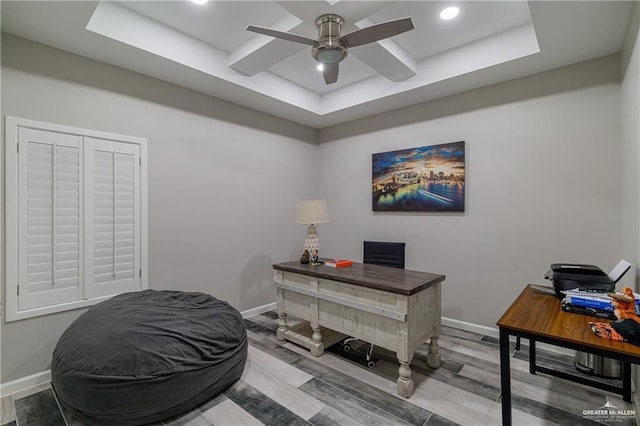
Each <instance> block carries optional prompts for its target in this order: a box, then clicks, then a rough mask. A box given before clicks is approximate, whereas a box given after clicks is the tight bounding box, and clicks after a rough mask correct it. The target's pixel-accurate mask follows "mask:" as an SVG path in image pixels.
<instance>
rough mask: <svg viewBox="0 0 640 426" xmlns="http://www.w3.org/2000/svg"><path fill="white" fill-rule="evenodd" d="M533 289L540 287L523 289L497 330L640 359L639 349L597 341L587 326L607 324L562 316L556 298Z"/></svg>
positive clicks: (612, 342) (602, 339) (613, 342)
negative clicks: (522, 333) (541, 337)
mask: <svg viewBox="0 0 640 426" xmlns="http://www.w3.org/2000/svg"><path fill="white" fill-rule="evenodd" d="M535 287H540V286H532V285H531V284H529V285H528V286H527V287H525V289H524V290H523V291H522V293H520V295H519V296H518V298H517V299H516V300H515V301H514V302H513V304H512V305H511V306H510V307H509V309H507V311H506V312H505V313H504V314H503V315H502V317H501V318H500V319H499V320H498V323H497V324H498V327H501V328H506V329H509V330H514V331H522V332H526V333H531V334H533V335H537V336H545V337H550V338H553V339H556V340H561V341H565V342H569V343H577V344H582V345H586V346H591V347H593V348H597V349H605V350H611V351H615V352H618V353H623V354H626V355H631V356H635V357H640V346H637V345H634V344H631V343H625V342H618V341H615V340H609V339H604V338H602V337H598V336H596V335H595V334H594V333H593V332H592V331H591V328H590V327H589V322H611V321H610V320H606V319H603V318H596V317H591V316H587V315H581V314H575V313H569V312H564V311H563V310H562V307H561V303H560V299H559V298H558V297H556V296H555V295H550V294H547V293H545V292H542V291H540V290H536V288H535ZM549 288H550V287H549Z"/></svg>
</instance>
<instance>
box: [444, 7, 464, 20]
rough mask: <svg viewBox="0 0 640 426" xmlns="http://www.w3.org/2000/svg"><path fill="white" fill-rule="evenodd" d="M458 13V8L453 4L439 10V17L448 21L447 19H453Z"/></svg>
mask: <svg viewBox="0 0 640 426" xmlns="http://www.w3.org/2000/svg"><path fill="white" fill-rule="evenodd" d="M459 13H460V9H458V8H457V7H455V6H451V7H447V8H444V9H442V12H440V19H442V20H445V21H448V20H449V19H453V18H455V17H456V16H458V14H459Z"/></svg>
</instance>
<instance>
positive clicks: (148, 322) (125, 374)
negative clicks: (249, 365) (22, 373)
mask: <svg viewBox="0 0 640 426" xmlns="http://www.w3.org/2000/svg"><path fill="white" fill-rule="evenodd" d="M246 359H247V333H246V330H245V326H244V321H243V319H242V316H241V315H240V313H239V312H238V311H237V310H236V309H234V308H233V307H232V306H230V305H229V304H228V303H226V302H224V301H221V300H217V299H216V298H214V297H212V296H209V295H207V294H204V293H185V292H179V291H155V290H144V291H139V292H135V293H126V294H121V295H118V296H115V297H113V298H111V299H109V300H107V301H105V302H102V303H99V304H97V305H95V306H93V307H91V308H90V309H89V310H88V311H87V312H85V313H84V314H82V315H80V317H78V319H76V320H75V321H74V322H73V323H72V324H71V325H70V326H69V328H67V330H66V331H65V332H64V333H63V334H62V336H61V337H60V340H59V341H58V344H57V345H56V347H55V349H54V351H53V359H52V362H51V381H52V384H53V388H54V390H55V392H56V395H57V396H58V400H59V401H60V403H61V404H62V405H63V406H64V407H65V408H66V409H67V410H69V411H70V412H71V413H72V414H73V415H75V416H76V417H77V418H78V419H79V420H80V421H82V422H83V423H85V424H89V425H90V424H99V425H108V424H114V425H115V424H117V425H138V424H149V423H154V422H159V421H162V420H164V419H168V418H171V417H175V416H177V415H179V414H182V413H185V412H187V411H190V410H192V409H194V408H195V407H197V406H198V405H200V404H202V403H204V402H206V401H208V400H209V399H211V398H213V397H215V396H216V395H218V394H219V393H221V392H222V391H223V390H225V389H226V388H227V387H229V386H230V385H231V384H232V383H233V382H235V381H236V380H237V379H238V378H239V377H240V376H241V375H242V372H243V370H244V365H245V362H246Z"/></svg>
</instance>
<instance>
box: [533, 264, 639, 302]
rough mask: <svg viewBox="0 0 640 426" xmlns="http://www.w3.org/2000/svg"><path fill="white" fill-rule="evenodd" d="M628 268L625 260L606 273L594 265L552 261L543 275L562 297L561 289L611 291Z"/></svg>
mask: <svg viewBox="0 0 640 426" xmlns="http://www.w3.org/2000/svg"><path fill="white" fill-rule="evenodd" d="M629 268H631V264H630V263H629V262H627V261H626V260H621V261H620V262H618V264H617V265H616V266H615V267H614V268H613V269H612V270H611V272H609V273H608V274H607V273H606V272H604V271H603V270H602V269H600V268H598V267H597V266H595V265H583V264H576V263H554V264H552V265H551V268H550V269H549V271H547V273H546V274H545V275H544V277H545V278H546V279H548V280H551V282H553V287H554V289H555V291H556V295H557V296H558V297H559V298H562V297H563V295H562V292H563V291H565V290H572V289H580V290H593V291H600V292H607V291H613V290H614V288H615V286H616V283H617V282H618V281H620V279H621V278H622V277H623V276H624V274H626V273H627V271H628V270H629Z"/></svg>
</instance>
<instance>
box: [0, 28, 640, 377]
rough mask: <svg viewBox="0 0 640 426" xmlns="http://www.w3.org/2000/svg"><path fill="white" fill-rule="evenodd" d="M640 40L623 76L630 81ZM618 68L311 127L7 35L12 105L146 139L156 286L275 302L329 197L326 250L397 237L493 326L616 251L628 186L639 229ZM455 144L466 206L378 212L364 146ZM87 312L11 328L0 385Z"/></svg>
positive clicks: (447, 297) (594, 67)
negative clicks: (565, 273) (549, 276)
mask: <svg viewBox="0 0 640 426" xmlns="http://www.w3.org/2000/svg"><path fill="white" fill-rule="evenodd" d="M637 49H638V48H637V43H636V47H635V50H634V52H636V53H635V59H633V60H632V61H631V62H632V65H631V66H630V67H628V68H626V69H627V70H629V69H631V70H632V71H631V72H632V74H629V72H627V74H626V83H624V84H626V85H627V86H625V87H635V88H636V89H637V85H638V76H637V69H638V65H637V63H638V59H637V56H638V55H637ZM634 69H635V71H633V70H634ZM620 73H621V70H620V57H619V56H612V57H607V58H602V59H599V60H595V61H590V62H588V63H584V64H579V65H575V66H572V67H567V68H563V69H559V70H555V71H550V72H547V73H543V74H538V75H535V76H532V77H528V78H523V79H519V80H514V81H511V82H507V83H503V84H498V85H495V86H491V87H487V88H483V89H479V90H475V91H471V92H467V93H464V94H461V95H457V96H452V97H449V98H445V99H441V100H438V101H434V102H429V103H425V104H422V105H418V106H415V107H411V108H406V109H403V110H400V111H397V112H392V113H389V114H385V115H383V116H379V117H373V118H370V119H364V120H359V121H356V122H352V123H349V124H345V125H341V126H336V127H332V128H329V129H325V130H322V131H320V132H319V134H316V132H315V131H313V130H310V129H308V128H305V127H302V126H298V125H296V124H293V123H290V122H287V121H284V120H280V119H276V118H273V117H270V116H267V115H264V114H261V113H257V112H255V111H251V110H248V109H245V108H241V107H239V106H235V105H232V104H229V103H225V102H223V101H219V100H216V99H213V98H211V97H207V96H204V95H201V94H198V93H195V92H192V91H189V90H186V89H182V88H179V87H176V86H173V85H169V84H166V83H163V82H160V81H157V80H153V79H150V78H147V77H143V76H141V75H138V74H135V73H131V72H128V71H125V70H122V69H119V68H115V67H111V66H108V65H104V64H100V63H97V62H94V61H90V60H86V59H83V58H79V57H76V56H73V55H69V54H66V53H63V52H60V51H57V50H54V49H50V48H47V47H44V46H42V45H38V44H34V43H31V42H28V41H25V40H22V39H19V38H15V37H12V36H9V35H5V34H3V36H2V75H1V78H2V80H1V83H2V114H3V115H4V114H7V115H15V116H19V117H24V118H30V119H35V120H42V121H50V122H55V123H60V124H66V125H71V126H78V127H85V128H92V129H96V130H103V131H109V132H115V133H124V134H131V135H134V136H141V137H146V138H148V139H149V221H150V231H149V232H150V235H149V247H150V283H151V286H152V288H156V289H180V290H197V291H206V292H209V293H211V294H214V295H215V296H217V297H220V298H223V299H227V300H229V301H230V302H231V303H232V304H234V305H235V306H236V307H237V308H238V309H240V310H245V309H250V308H253V307H256V306H260V305H263V304H266V303H271V302H273V301H274V300H275V298H274V294H273V289H272V284H271V276H272V275H271V269H270V265H271V263H273V262H278V261H283V260H288V259H292V258H296V257H297V256H299V247H300V245H301V244H302V241H303V239H304V233H305V229H304V226H302V225H296V224H295V223H294V217H293V211H294V205H295V202H296V201H298V200H300V199H305V198H315V197H326V198H327V199H328V200H329V215H330V223H327V224H320V225H318V230H319V234H320V238H321V240H322V254H323V255H327V256H328V255H331V256H347V257H352V258H354V259H361V251H362V246H361V241H362V240H363V239H381V240H404V241H406V242H407V256H408V257H407V267H408V268H412V269H420V270H428V271H434V272H438V273H443V274H446V275H447V280H446V281H445V284H444V289H443V308H444V311H443V315H445V316H446V317H449V318H453V319H456V320H460V321H467V322H470V323H475V324H482V325H486V326H490V327H493V326H494V325H495V321H496V320H497V319H498V317H499V315H500V314H501V313H502V312H503V311H504V309H506V307H507V306H508V305H509V304H510V303H511V301H512V300H513V299H514V297H515V296H516V295H517V294H518V293H519V292H520V291H521V290H522V288H523V287H524V285H525V284H526V283H528V282H534V283H535V282H537V283H544V280H543V279H542V275H543V274H544V272H545V271H546V270H547V268H548V266H549V264H550V263H552V262H557V261H562V262H572V261H576V262H589V263H595V264H598V265H600V266H602V267H603V268H606V269H608V268H611V267H612V266H613V265H614V264H615V263H616V262H617V260H619V258H620V257H621V256H622V255H623V249H622V234H626V228H627V226H634V225H633V224H627V223H626V222H624V223H623V219H622V215H621V214H620V210H621V205H623V204H622V203H623V201H622V193H623V192H624V194H625V196H626V194H627V193H628V192H629V191H631V192H632V193H633V191H635V194H636V195H635V197H636V199H635V201H632V202H631V204H626V206H627V207H626V209H627V210H625V211H626V212H627V216H626V217H627V221H629V220H630V219H629V218H630V217H631V216H633V214H635V219H631V222H633V221H634V220H635V221H636V223H635V227H636V228H635V230H632V231H631V232H635V234H636V236H637V235H638V227H637V216H638V214H637V211H634V210H633V209H637V208H638V183H637V175H636V184H635V186H633V184H632V185H631V187H625V186H624V184H623V182H622V180H623V179H622V173H621V172H620V169H621V165H622V164H623V161H622V158H623V153H625V152H627V151H629V150H630V152H631V153H632V154H633V153H635V157H633V158H632V159H631V160H629V159H627V158H626V157H625V162H624V164H625V167H624V168H623V172H625V170H626V173H637V169H638V163H639V162H640V161H638V146H637V144H638V133H637V127H633V124H634V123H635V125H636V126H637V119H636V118H637V116H638V104H637V102H638V101H637V98H631V97H628V96H627V97H625V96H624V95H623V97H622V98H623V103H622V111H621V93H620ZM624 99H626V101H624ZM621 116H622V119H623V121H625V120H626V121H625V122H626V123H628V128H629V129H631V133H630V134H631V136H626V135H627V134H628V133H629V132H628V131H627V130H624V131H623V129H621V127H623V126H621ZM625 129H626V127H625ZM634 129H635V130H634ZM633 132H636V133H633ZM623 134H624V135H625V136H624V137H623ZM634 135H635V136H634ZM318 137H319V139H320V142H322V143H321V144H320V145H319V146H316V145H315V143H316V141H317V138H318ZM457 140H465V141H466V142H467V179H468V183H467V200H466V204H467V210H466V212H465V213H464V214H463V215H439V214H388V213H387V214H373V213H372V212H371V201H370V179H371V154H372V153H375V152H382V151H387V150H393V149H401V148H407V147H413V146H420V145H430V144H438V143H446V142H452V141H457ZM623 140H624V143H623ZM634 150H635V151H634ZM634 158H635V159H634ZM634 170H635V172H634ZM629 206H631V207H629ZM623 224H624V226H625V232H622V229H623ZM634 244H635V246H634ZM631 249H632V250H636V251H635V252H634V253H636V254H637V241H636V242H635V243H633V244H631ZM629 260H630V261H634V262H636V263H640V261H639V260H638V257H637V255H636V257H635V258H634V259H629ZM3 287H4V285H3ZM3 291H4V288H3ZM79 313H81V311H73V312H67V313H62V314H57V315H50V316H47V317H45V318H39V319H30V320H24V321H19V322H16V323H10V324H4V323H3V324H2V333H1V334H2V341H1V343H2V361H1V362H2V364H1V367H2V377H1V381H2V382H3V383H5V382H7V381H11V380H14V379H17V378H21V377H24V376H27V375H30V374H34V373H38V372H40V371H43V370H46V369H48V368H49V361H50V356H51V351H52V349H53V346H54V345H55V342H56V341H57V339H58V337H59V335H60V334H61V332H62V331H63V330H64V329H65V328H66V326H67V325H68V324H69V323H70V322H71V321H72V320H73V319H74V318H76V317H77V315H79Z"/></svg>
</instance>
